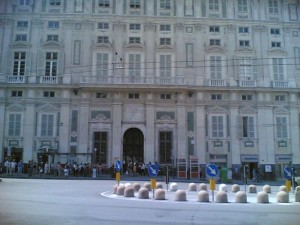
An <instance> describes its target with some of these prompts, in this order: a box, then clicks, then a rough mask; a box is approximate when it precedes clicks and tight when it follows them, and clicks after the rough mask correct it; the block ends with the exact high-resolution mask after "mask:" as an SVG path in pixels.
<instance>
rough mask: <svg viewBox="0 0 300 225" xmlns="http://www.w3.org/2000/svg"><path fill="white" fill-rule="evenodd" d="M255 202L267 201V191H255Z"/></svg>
mask: <svg viewBox="0 0 300 225" xmlns="http://www.w3.org/2000/svg"><path fill="white" fill-rule="evenodd" d="M257 203H269V195H268V193H267V192H264V191H260V192H258V193H257Z"/></svg>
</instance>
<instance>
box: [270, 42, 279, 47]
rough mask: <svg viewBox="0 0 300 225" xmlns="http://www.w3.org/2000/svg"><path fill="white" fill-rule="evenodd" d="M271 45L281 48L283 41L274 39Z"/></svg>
mask: <svg viewBox="0 0 300 225" xmlns="http://www.w3.org/2000/svg"><path fill="white" fill-rule="evenodd" d="M271 45H272V48H280V47H281V42H277V41H272V42H271Z"/></svg>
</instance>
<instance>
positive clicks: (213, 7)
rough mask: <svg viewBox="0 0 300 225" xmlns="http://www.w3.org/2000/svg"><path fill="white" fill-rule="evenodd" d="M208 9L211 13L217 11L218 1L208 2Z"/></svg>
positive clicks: (210, 0) (211, 0)
mask: <svg viewBox="0 0 300 225" xmlns="http://www.w3.org/2000/svg"><path fill="white" fill-rule="evenodd" d="M208 7H209V10H211V11H219V0H209V3H208Z"/></svg>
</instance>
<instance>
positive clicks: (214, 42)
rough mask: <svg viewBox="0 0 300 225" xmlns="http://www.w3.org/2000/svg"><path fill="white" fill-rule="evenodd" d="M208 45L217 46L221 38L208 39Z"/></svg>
mask: <svg viewBox="0 0 300 225" xmlns="http://www.w3.org/2000/svg"><path fill="white" fill-rule="evenodd" d="M209 45H217V46H220V45H221V40H220V39H210V40H209Z"/></svg>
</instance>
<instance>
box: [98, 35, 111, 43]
mask: <svg viewBox="0 0 300 225" xmlns="http://www.w3.org/2000/svg"><path fill="white" fill-rule="evenodd" d="M97 43H99V44H103V43H109V37H108V36H98V38H97Z"/></svg>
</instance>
